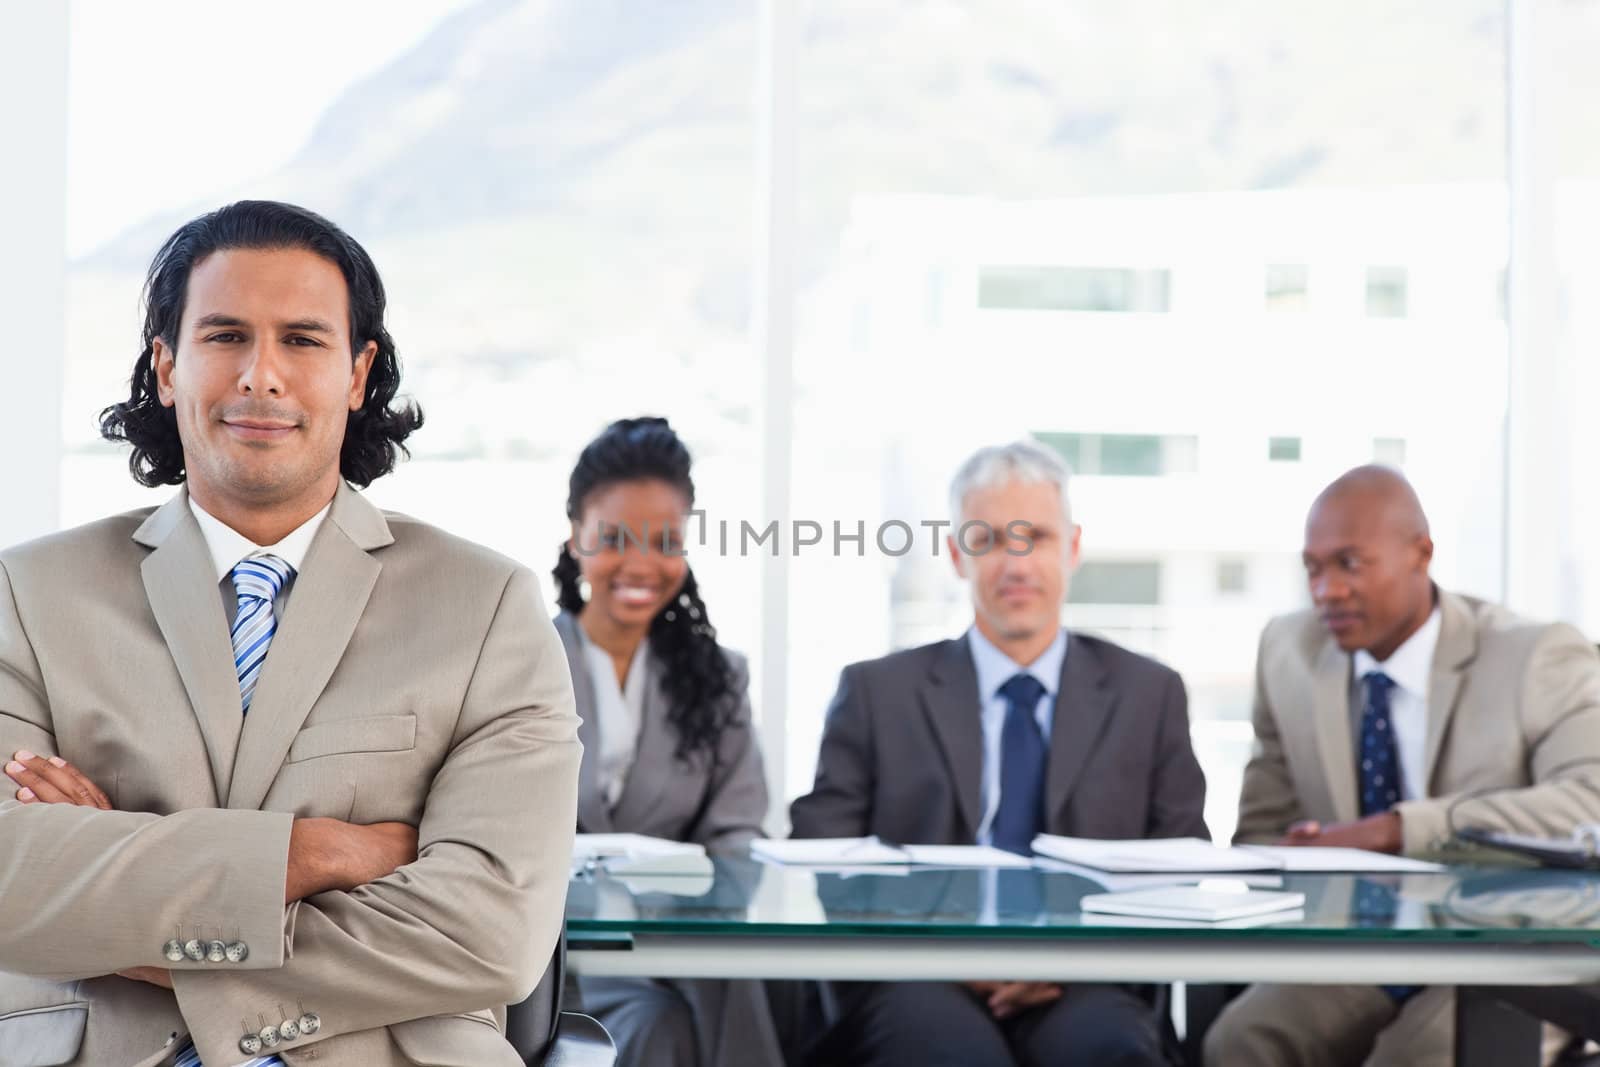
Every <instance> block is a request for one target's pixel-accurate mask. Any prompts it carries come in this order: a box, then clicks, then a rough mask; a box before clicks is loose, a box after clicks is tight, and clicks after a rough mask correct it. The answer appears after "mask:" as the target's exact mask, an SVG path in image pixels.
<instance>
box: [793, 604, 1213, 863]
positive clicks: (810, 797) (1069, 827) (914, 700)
mask: <svg viewBox="0 0 1600 1067" xmlns="http://www.w3.org/2000/svg"><path fill="white" fill-rule="evenodd" d="M980 707H981V705H980V701H979V697H978V681H977V671H976V670H975V668H974V667H973V664H972V654H971V651H970V646H969V645H968V643H967V641H966V639H965V638H958V639H956V640H952V641H940V642H936V643H934V644H931V645H924V646H922V647H920V648H913V649H907V650H905V651H902V652H896V653H894V654H892V655H889V656H885V657H883V658H882V659H876V660H869V661H867V662H865V663H857V664H854V665H852V666H849V667H846V668H845V669H844V672H843V673H842V674H841V675H840V678H839V689H838V692H837V693H835V694H834V698H833V703H832V704H831V705H830V706H829V708H828V716H827V723H826V725H825V726H824V728H823V735H822V750H821V753H820V755H819V757H818V760H817V776H816V782H815V784H814V785H813V786H812V789H811V792H810V793H808V794H807V795H806V796H803V797H801V798H800V799H798V800H796V801H795V802H794V805H793V807H791V809H790V819H791V821H792V823H793V834H794V836H795V837H854V836H859V835H864V834H877V835H878V836H880V837H882V838H884V839H885V840H889V841H899V842H905V843H908V844H971V843H972V842H973V841H974V840H975V838H976V835H977V830H978V824H979V822H980V821H981V819H982V816H983V812H982V805H981V791H982V775H983V730H982V725H981V722H980ZM1045 786H1046V799H1045V803H1046V808H1045V818H1046V823H1045V827H1046V832H1048V833H1055V834H1067V835H1071V836H1074V837H1097V838H1109V839H1126V838H1139V837H1182V836H1189V835H1193V836H1196V837H1208V836H1210V835H1209V834H1208V832H1207V830H1206V824H1205V819H1204V817H1203V813H1202V812H1203V808H1204V806H1205V777H1204V776H1203V775H1202V774H1201V772H1200V765H1199V764H1198V763H1197V762H1196V761H1195V757H1194V750H1193V748H1192V747H1191V745H1190V741H1189V716H1188V695H1187V693H1186V692H1185V690H1184V687H1183V680H1182V679H1181V678H1179V677H1178V675H1177V673H1176V672H1174V671H1172V670H1170V669H1168V668H1167V667H1164V666H1162V665H1161V664H1159V663H1156V662H1155V661H1154V660H1151V659H1147V658H1145V657H1144V656H1140V655H1136V654H1135V653H1132V652H1129V651H1128V650H1126V649H1124V648H1120V647H1118V646H1117V645H1115V644H1112V643H1111V642H1109V641H1104V640H1101V639H1100V638H1097V637H1090V636H1089V635H1087V634H1080V633H1073V634H1072V636H1071V640H1070V643H1069V645H1068V647H1067V657H1066V662H1065V663H1064V664H1063V665H1062V670H1061V684H1060V687H1059V692H1058V694H1057V697H1056V707H1055V721H1054V724H1053V725H1052V727H1051V732H1050V760H1049V766H1048V769H1047V771H1046V782H1045Z"/></svg>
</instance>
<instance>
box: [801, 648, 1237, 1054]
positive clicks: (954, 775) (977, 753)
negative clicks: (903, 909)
mask: <svg viewBox="0 0 1600 1067" xmlns="http://www.w3.org/2000/svg"><path fill="white" fill-rule="evenodd" d="M980 706H981V702H980V697H979V694H978V681H977V671H976V669H975V668H974V666H973V662H972V654H971V651H970V646H969V645H968V643H967V641H966V640H964V639H957V640H953V641H940V642H937V643H935V644H931V645H925V646H923V647H920V648H913V649H908V650H906V651H903V652H896V653H894V654H893V655H889V656H885V657H884V658H882V659H877V660H871V661H869V662H866V663H857V664H854V665H852V666H850V667H846V668H845V670H844V672H843V673H842V674H841V675H840V679H839V689H838V692H837V693H836V694H835V695H834V698H833V703H832V705H831V706H830V707H829V709H828V716H827V723H826V726H825V727H824V730H823V736H822V750H821V754H820V756H819V757H818V761H817V776H816V782H815V784H814V785H813V787H812V790H811V792H810V793H809V794H807V795H806V796H803V797H801V798H800V799H799V800H796V801H795V802H794V805H793V807H791V809H790V820H791V822H792V824H793V827H794V830H793V833H794V836H795V837H854V836H859V835H863V834H877V835H878V836H880V837H882V838H884V839H886V840H890V841H899V842H906V843H916V844H972V843H973V842H974V840H975V838H976V834H977V828H978V825H979V822H980V820H981V818H982V775H983V731H982V725H981V721H980V713H979V709H980ZM1003 789H1004V783H1002V790H1003ZM1204 806H1205V778H1204V776H1203V775H1202V774H1201V772H1200V766H1199V764H1198V763H1197V762H1196V760H1195V757H1194V750H1193V748H1192V747H1191V745H1190V741H1189V718H1188V697H1187V694H1186V692H1185V690H1184V686H1183V680H1182V679H1181V678H1179V677H1178V675H1177V674H1176V673H1175V672H1173V671H1171V670H1169V669H1168V668H1166V667H1163V666H1161V665H1160V664H1158V663H1156V662H1154V661H1153V660H1150V659H1146V658H1145V657H1143V656H1139V655H1136V654H1135V653H1132V652H1129V651H1127V650H1126V649H1123V648H1120V647H1118V646H1117V645H1114V644H1112V643H1111V642H1109V641H1103V640H1101V639H1099V638H1095V637H1090V636H1088V635H1086V634H1078V633H1074V634H1072V635H1071V638H1070V640H1069V643H1068V647H1067V655H1066V660H1065V662H1064V663H1063V665H1062V670H1061V680H1060V684H1059V687H1058V693H1057V697H1056V703H1055V715H1054V720H1053V724H1052V727H1051V731H1050V757H1049V764H1048V767H1047V770H1046V777H1045V819H1046V823H1045V828H1046V830H1047V831H1048V832H1050V833H1056V834H1068V835H1072V836H1077V837H1098V838H1140V837H1181V836H1187V835H1193V836H1198V837H1208V836H1210V835H1209V834H1208V833H1207V831H1206V825H1205V820H1204V818H1203V816H1202V811H1203V809H1204ZM835 989H836V992H837V995H838V1000H839V1003H840V1005H841V1008H842V1016H841V1019H840V1022H839V1025H838V1026H837V1027H836V1028H835V1031H834V1033H833V1034H831V1035H830V1036H829V1039H828V1041H827V1043H826V1045H825V1047H824V1050H823V1052H822V1054H823V1055H825V1056H827V1057H831V1058H832V1059H835V1060H839V1061H845V1062H851V1063H872V1064H889V1063H895V1064H898V1063H906V1064H910V1063H918V1064H936V1063H949V1064H966V1063H993V1062H1000V1063H1005V1062H1009V1059H1010V1057H1011V1056H1012V1055H1014V1052H1013V1051H1012V1050H1020V1051H1021V1053H1022V1054H1023V1055H1024V1056H1030V1057H1032V1058H1034V1059H1039V1058H1041V1057H1046V1056H1047V1057H1049V1061H1050V1062H1052V1063H1058V1064H1074V1063H1082V1064H1086V1065H1087V1064H1101V1063H1140V1064H1143V1063H1157V1062H1160V1061H1161V1056H1162V1052H1161V1047H1160V1046H1161V1039H1160V1034H1159V1027H1158V1024H1157V1022H1156V1019H1155V1017H1154V1013H1153V1012H1152V1011H1151V1009H1150V1005H1149V1002H1148V1000H1147V999H1145V998H1144V997H1142V996H1140V995H1139V994H1138V993H1137V992H1135V991H1132V990H1130V989H1128V988H1125V987H1121V986H1104V985H1082V986H1072V987H1070V988H1069V989H1068V990H1067V993H1066V995H1065V996H1063V997H1062V998H1061V999H1060V1000H1058V1001H1056V1002H1054V1003H1053V1004H1050V1005H1047V1006H1044V1007H1040V1008H1036V1009H1033V1010H1031V1011H1027V1012H1024V1013H1023V1014H1022V1015H1021V1016H1019V1017H1018V1018H1016V1019H1015V1020H1012V1021H1009V1022H1007V1023H1004V1024H996V1023H995V1022H994V1021H993V1020H992V1019H991V1018H990V1017H989V1015H988V1012H987V1010H986V1009H985V1008H984V1007H983V1006H982V1005H981V1004H980V1003H979V1002H978V1000H977V999H976V998H975V997H973V996H972V995H971V994H970V993H968V992H967V991H966V990H965V988H964V987H962V986H959V985H954V984H949V983H926V984H903V985H885V984H859V983H851V984H842V983H841V984H837V985H836V986H835Z"/></svg>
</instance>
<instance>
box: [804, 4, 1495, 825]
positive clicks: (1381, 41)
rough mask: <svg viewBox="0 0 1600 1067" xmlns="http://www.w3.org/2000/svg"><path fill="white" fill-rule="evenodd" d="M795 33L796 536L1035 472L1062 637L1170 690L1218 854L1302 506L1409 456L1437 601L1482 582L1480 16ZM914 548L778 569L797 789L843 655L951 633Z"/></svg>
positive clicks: (1485, 536) (937, 568)
mask: <svg viewBox="0 0 1600 1067" xmlns="http://www.w3.org/2000/svg"><path fill="white" fill-rule="evenodd" d="M802 7H803V10H804V13H805V14H804V23H803V27H802V30H801V32H800V35H799V36H800V40H801V41H802V42H803V44H802V49H803V50H802V52H801V56H800V64H799V71H800V74H799V79H800V86H801V92H800V109H801V114H800V130H799V134H800V140H799V143H798V155H799V159H800V173H799V180H798V187H799V189H800V190H801V197H802V199H801V218H802V219H803V220H804V225H803V227H802V231H801V232H802V249H801V252H802V256H803V258H802V261H801V267H802V271H801V278H802V288H801V305H800V320H799V325H798V335H797V345H798V347H797V350H796V374H797V377H798V379H799V381H798V392H797V394H796V427H797V433H796V438H795V446H794V455H795V463H794V501H795V504H794V506H795V510H796V513H797V514H803V515H805V516H806V517H814V518H819V519H828V518H832V517H835V516H839V517H848V518H850V519H855V518H857V517H862V518H866V519H867V520H868V521H869V522H872V521H882V520H883V519H885V518H890V517H900V518H906V519H909V520H911V521H913V522H916V521H918V520H934V519H946V518H948V514H947V512H948V505H947V503H946V501H945V492H946V484H947V481H948V479H949V477H950V475H951V473H952V472H953V471H954V469H955V467H956V465H957V464H958V463H959V462H960V460H961V459H962V458H963V457H964V456H965V455H966V454H967V453H969V452H970V451H971V450H972V449H973V448H975V447H977V446H979V445H983V444H990V443H997V442H1003V441H1006V440H1011V439H1015V438H1018V437H1021V436H1025V435H1032V436H1035V437H1037V438H1038V439H1040V440H1041V441H1043V442H1045V443H1046V444H1049V445H1051V446H1052V447H1055V448H1057V449H1058V450H1060V451H1061V452H1062V454H1063V455H1065V456H1066V457H1067V458H1068V459H1069V460H1070V461H1071V462H1072V464H1073V466H1074V468H1075V469H1076V470H1077V472H1078V475H1077V478H1076V481H1075V487H1074V500H1073V506H1074V517H1075V518H1076V519H1077V520H1078V521H1079V522H1080V523H1081V524H1082V525H1083V530H1084V532H1083V557H1084V566H1083V569H1082V571H1081V572H1080V573H1079V575H1078V576H1077V580H1076V581H1075V583H1074V586H1073V596H1072V598H1071V601H1070V602H1069V603H1068V605H1067V606H1066V609H1065V611H1064V615H1063V617H1064V619H1065V621H1066V623H1067V624H1068V625H1069V626H1075V627H1079V628H1083V629H1088V630H1093V631H1096V632H1099V633H1101V634H1103V635H1105V636H1108V637H1110V638H1111V639H1113V640H1117V641H1120V642H1122V643H1124V644H1126V645H1128V646H1130V647H1133V648H1135V649H1137V650H1139V651H1142V652H1146V653H1149V654H1151V655H1155V656H1157V657H1159V658H1161V659H1163V660H1165V661H1166V662H1168V663H1169V664H1171V665H1172V666H1174V667H1176V668H1178V669H1179V670H1180V671H1181V672H1182V673H1183V675H1184V677H1185V679H1186V680H1187V682H1188V685H1189V689H1190V694H1191V709H1192V714H1193V717H1194V730H1195V739H1196V744H1197V748H1198V750H1199V753H1200V756H1201V759H1202V762H1203V763H1204V765H1205V768H1206V771H1207V774H1208V776H1209V778H1210V782H1211V789H1210V800H1209V804H1208V813H1207V814H1208V819H1209V821H1210V824H1211V828H1212V830H1213V831H1214V832H1216V833H1217V834H1219V835H1226V834H1228V833H1229V832H1230V831H1231V828H1232V826H1233V821H1234V810H1235V806H1236V804H1237V800H1238V784H1239V772H1240V769H1241V767H1242V765H1243V762H1244V759H1245V757H1246V755H1247V752H1248V748H1249V742H1250V728H1249V724H1248V712H1249V700H1250V691H1251V677H1252V670H1253V667H1254V658H1255V651H1256V643H1257V638H1258V636H1259V633H1260V629H1261V627H1262V625H1263V624H1264V623H1265V622H1266V620H1267V619H1268V618H1269V617H1270V616H1272V615H1273V614H1276V613H1279V612H1284V611H1290V610H1294V609H1296V608H1298V607H1300V606H1302V605H1303V604H1304V603H1305V600H1306V593H1305V589H1304V580H1303V577H1302V575H1301V573H1300V565H1299V552H1300V547H1301V545H1300V534H1301V529H1302V525H1303V519H1304V513H1305V509H1306V508H1307V506H1308V505H1309V504H1310V502H1311V500H1312V498H1313V497H1314V495H1315V494H1316V492H1317V491H1318V490H1319V489H1320V488H1321V486H1322V485H1324V484H1325V483H1326V482H1327V481H1328V480H1330V479H1331V478H1333V477H1334V476H1336V475H1337V474H1338V473H1339V472H1341V471H1342V470H1344V469H1346V468H1348V467H1351V466H1354V465H1356V464H1360V463H1365V462H1370V461H1371V460H1372V459H1373V458H1375V456H1379V457H1382V458H1384V459H1392V458H1395V457H1396V456H1397V455H1398V454H1399V452H1400V450H1399V449H1398V448H1396V447H1395V446H1394V445H1393V444H1392V443H1391V442H1393V441H1396V440H1398V439H1400V438H1404V442H1405V446H1404V461H1405V464H1406V469H1407V472H1408V474H1410V475H1411V476H1412V477H1413V478H1414V479H1415V480H1416V483H1417V486H1418V489H1419V491H1420V492H1421V494H1422V496H1423V499H1424V501H1425V503H1426V504H1427V506H1428V509H1429V513H1430V516H1431V518H1432V519H1433V522H1434V529H1435V533H1436V540H1437V541H1438V542H1439V545H1440V549H1439V559H1438V564H1437V567H1436V573H1437V575H1438V578H1439V580H1440V581H1441V582H1443V583H1444V584H1445V585H1447V586H1451V587H1454V588H1459V589H1465V590H1467V591H1471V592H1478V593H1485V594H1489V595H1496V594H1498V591H1499V583H1500V578H1501V575H1500V572H1499V568H1498V562H1497V561H1498V553H1499V541H1498V538H1499V537H1500V532H1499V529H1498V526H1497V525H1496V523H1495V521H1494V519H1493V518H1492V516H1494V515H1496V514H1497V513H1498V509H1499V507H1500V502H1499V493H1498V488H1497V486H1498V483H1497V481H1496V480H1495V479H1494V477H1493V476H1492V474H1491V473H1490V472H1493V471H1494V470H1496V469H1497V464H1498V463H1499V457H1500V455H1501V436H1500V435H1501V429H1502V426H1503V418H1504V410H1505V408H1504V405H1505V385H1504V383H1505V375H1506V362H1505V357H1506V333H1505V327H1504V325H1503V323H1501V322H1500V321H1499V320H1498V319H1497V318H1496V317H1495V314H1494V308H1493V307H1492V306H1491V305H1489V304H1487V303H1486V302H1485V301H1484V300H1483V293H1484V279H1487V278H1492V277H1493V276H1494V272H1495V271H1496V270H1498V269H1500V267H1501V266H1503V261H1504V258H1505V255H1506V247H1507V245H1506V212H1505V211H1504V208H1503V205H1504V203H1505V192H1504V188H1503V182H1504V179H1505V164H1504V153H1505V148H1506V143H1505V137H1504V125H1505V118H1504V116H1505V110H1506V94H1505V89H1504V82H1503V79H1502V77H1501V73H1502V71H1503V69H1504V48H1505V36H1504V22H1503V13H1502V5H1501V4H1500V3H1499V2H1497V0H1468V2H1462V0H1431V2H1426V3H1422V4H1408V5H1404V7H1403V8H1402V7H1397V6H1395V5H1393V4H1387V3H1383V2H1382V0H1362V2H1358V3H1354V4H1342V5H1336V6H1327V5H1322V6H1307V5H1298V4H1259V3H1253V2H1243V0H1231V2H1228V3H1224V4H1222V5H1220V6H1219V5H1217V4H1202V5H1194V4H1184V3H1180V2H1178V0H1171V2H1164V3H1158V4H1155V5H1150V4H1095V3H1064V4H1015V3H999V2H995V3H977V2H972V3H938V4H899V3H890V2H869V3H858V2H855V0H850V2H845V0H807V2H805V3H804V4H803V5H802ZM1224 27H1226V31H1225V32H1224V29H1223V28H1224ZM1200 41H1203V42H1205V46H1204V47H1196V42H1200ZM884 42H894V46H893V48H892V49H887V48H885V47H884ZM1352 55H1358V56H1359V57H1360V58H1359V63H1358V64H1356V65H1355V66H1352V64H1351V61H1350V57H1351V56H1352ZM1418 85H1426V86H1429V87H1430V91H1429V92H1425V93H1419V92H1417V91H1415V87H1416V86H1418ZM929 279H937V280H938V281H937V282H936V283H930V281H929ZM930 290H931V291H933V292H936V293H937V299H936V300H930V299H929V298H928V295H929V293H930ZM1289 310H1292V311H1293V312H1294V313H1293V314H1280V313H1279V312H1283V311H1289ZM1445 382H1448V383H1449V385H1448V395H1449V401H1448V402H1447V403H1445V402H1439V403H1433V402H1423V401H1420V400H1419V398H1426V397H1431V396H1440V395H1441V394H1440V392H1439V391H1440V388H1441V383H1445ZM1380 442H1382V443H1381V444H1380ZM1486 516H1489V518H1487V519H1486ZM933 548H934V546H933V545H932V544H931V543H923V544H919V545H918V551H917V552H915V553H911V554H907V555H905V556H901V557H896V558H890V557H887V556H884V555H881V554H875V553H869V554H868V558H866V559H857V558H854V557H851V558H848V559H843V560H840V559H836V558H833V557H831V555H822V556H815V557H800V558H798V559H796V560H795V561H794V563H793V581H792V585H791V590H790V597H789V611H790V628H791V632H792V634H793V635H794V638H795V640H794V642H793V648H792V650H791V658H790V679H791V682H790V687H789V688H790V705H789V708H788V722H789V731H788V733H789V740H788V783H787V786H788V792H789V793H791V794H794V793H797V792H799V791H801V790H803V789H805V788H806V787H807V786H808V785H809V783H810V780H811V773H812V763H813V760H814V758H815V753H816V737H817V735H818V733H819V731H820V728H821V718H822V712H823V710H824V708H825V707H826V704H827V700H828V697H829V695H830V693H831V692H832V689H833V687H834V685H835V683H836V680H837V677H838V670H839V668H840V666H842V665H843V664H845V663H848V662H850V661H852V660H857V659H862V658H865V657H869V656H877V655H881V654H883V653H884V652H886V651H888V650H889V649H890V648H892V647H896V646H902V645H907V644H912V643H915V642H920V641H927V640H933V639H936V638H940V637H949V636H954V635H957V634H959V633H961V632H962V630H963V629H964V628H965V627H966V626H967V625H968V624H969V623H970V620H971V617H972V610H971V606H970V604H969V603H968V601H967V596H966V592H965V590H964V588H963V587H962V586H961V585H960V584H959V583H958V582H957V580H956V578H955V576H954V574H953V573H952V568H951V565H950V562H949V560H948V559H946V558H944V556H943V555H942V553H936V552H935V551H933ZM1219 561H1222V562H1220V563H1219ZM1246 576H1248V579H1247V578H1246Z"/></svg>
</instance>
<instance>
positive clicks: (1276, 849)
mask: <svg viewBox="0 0 1600 1067" xmlns="http://www.w3.org/2000/svg"><path fill="white" fill-rule="evenodd" d="M1243 847H1244V848H1245V849H1246V850H1247V851H1250V852H1259V853H1261V854H1262V855H1264V856H1269V857H1271V858H1272V859H1273V860H1275V861H1276V862H1277V864H1278V868H1279V869H1280V870H1284V871H1300V872H1309V871H1321V872H1326V873H1329V874H1338V873H1352V874H1438V873H1439V872H1440V871H1443V870H1445V866H1444V864H1442V863H1428V862H1427V861H1426V860H1413V859H1407V858H1406V857H1404V856H1391V855H1389V854H1388V853H1387V852H1368V851H1367V850H1366V849H1360V848H1323V847H1321V846H1317V845H1245V846H1243Z"/></svg>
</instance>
